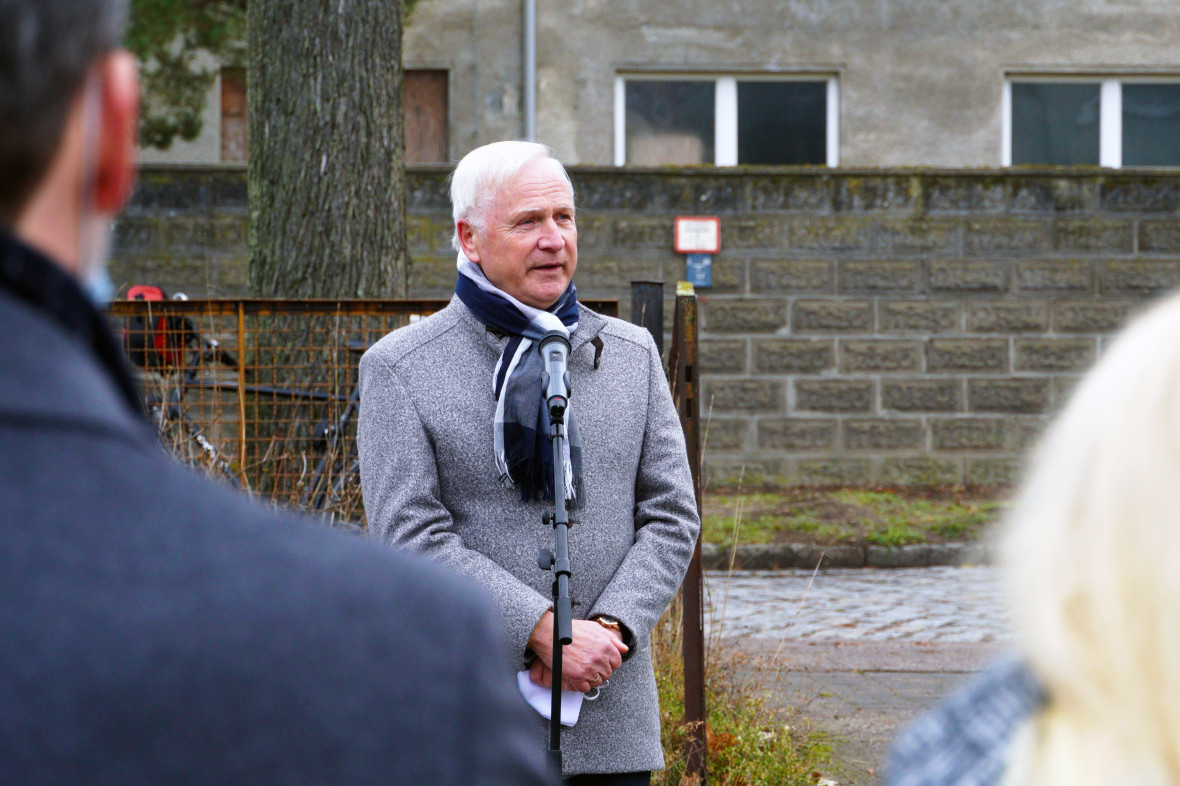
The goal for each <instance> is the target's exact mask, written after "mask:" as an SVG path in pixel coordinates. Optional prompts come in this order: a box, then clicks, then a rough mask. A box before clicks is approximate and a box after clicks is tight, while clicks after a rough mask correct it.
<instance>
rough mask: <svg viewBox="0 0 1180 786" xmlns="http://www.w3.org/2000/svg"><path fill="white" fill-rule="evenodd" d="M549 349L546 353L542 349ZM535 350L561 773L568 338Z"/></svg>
mask: <svg viewBox="0 0 1180 786" xmlns="http://www.w3.org/2000/svg"><path fill="white" fill-rule="evenodd" d="M547 347H548V348H549V351H548V353H547V352H546V348H547ZM539 351H540V353H541V357H543V358H546V366H547V368H548V370H546V371H545V373H544V375H543V377H542V382H543V387H544V389H545V407H546V409H547V410H548V411H549V440H550V443H551V444H552V446H553V512H551V513H545V514H544V515H543V516H542V517H541V520H542V521H543V522H544V523H545V525H546V526H550V525H551V526H552V527H553V551H550V550H549V549H541V552H540V555H539V556H538V558H537V564H538V565H539V566H540V568H541V570H544V571H550V570H551V571H553V670H552V675H553V692H552V703H551V705H550V718H549V755H550V758H551V759H552V760H553V762H554V764H556V766H557V772H558V773H561V679H562V677H561V674H562V671H561V649H562V647H563V646H565V645H566V644H569V643H570V642H572V641H573V640H574V635H573V608H572V605H571V602H570V588H569V580H570V555H569V539H568V534H569V514H568V513H567V511H566V509H565V439H566V431H565V412H566V408H567V407H568V406H569V374H568V373H567V372H566V365H567V360H568V358H569V352H570V343H569V340H568V339H567V338H566V337H565V336H563V335H562V334H561V333H559V332H557V331H551V332H549V333H546V334H545V336H544V337H543V338H542V339H541V342H540V347H539Z"/></svg>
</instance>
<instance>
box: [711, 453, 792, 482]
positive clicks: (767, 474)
mask: <svg viewBox="0 0 1180 786" xmlns="http://www.w3.org/2000/svg"><path fill="white" fill-rule="evenodd" d="M701 463H702V468H703V469H704V475H705V477H704V481H705V483H706V484H707V485H708V486H709V488H712V489H716V488H718V487H724V486H741V487H742V488H747V489H748V488H758V487H759V486H770V485H780V484H782V483H783V482H785V481H787V469H786V467H785V465H784V464H783V462H782V461H779V460H777V459H735V458H732V457H724V456H717V457H714V456H708V455H706V456H705V457H704V459H703V461H702V462H701Z"/></svg>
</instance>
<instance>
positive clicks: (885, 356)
mask: <svg viewBox="0 0 1180 786" xmlns="http://www.w3.org/2000/svg"><path fill="white" fill-rule="evenodd" d="M921 370H922V344H921V342H919V341H917V340H898V339H844V340H842V341H841V342H840V371H841V372H842V373H845V374H849V373H858V372H873V371H877V372H904V371H921Z"/></svg>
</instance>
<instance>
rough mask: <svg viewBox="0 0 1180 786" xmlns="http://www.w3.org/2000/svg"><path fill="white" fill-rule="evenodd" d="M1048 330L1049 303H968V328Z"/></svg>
mask: <svg viewBox="0 0 1180 786" xmlns="http://www.w3.org/2000/svg"><path fill="white" fill-rule="evenodd" d="M1048 329H1049V304H1048V303H1045V302H1044V301H1039V300H1012V301H994V300H993V301H975V302H971V303H968V304H967V330H969V331H974V332H977V333H1028V332H1030V331H1038V332H1044V331H1046V330H1048Z"/></svg>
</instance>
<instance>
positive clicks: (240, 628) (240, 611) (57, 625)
mask: <svg viewBox="0 0 1180 786" xmlns="http://www.w3.org/2000/svg"><path fill="white" fill-rule="evenodd" d="M125 17H126V3H125V2H124V0H0V499H3V501H4V512H3V514H0V631H2V632H3V635H0V782H5V783H38V782H46V783H82V782H102V783H163V782H168V783H181V782H201V783H308V784H313V783H314V784H327V783H343V784H354V783H407V784H421V783H432V784H454V785H455V786H460V785H466V784H472V783H486V784H539V783H544V782H546V780H547V779H546V774H547V773H546V771H545V766H546V765H545V763H544V761H543V759H542V757H541V752H540V751H537V750H536V749H535V746H534V745H532V744H531V738H530V735H529V734H528V733H527V731H525V730H524V726H525V724H526V722H527V717H524V716H525V713H526V712H527V709H526V708H525V706H524V704H523V702H522V701H521V699H520V696H519V695H518V694H517V693H516V688H515V686H514V685H513V684H512V683H511V681H510V680H509V679H508V678H506V677H505V673H506V670H507V668H506V666H505V664H504V663H503V662H502V661H501V660H499V659H497V658H496V655H497V654H498V653H500V652H501V651H502V650H503V645H502V644H501V643H500V638H501V637H500V634H499V633H498V631H497V627H498V622H497V621H496V619H495V617H494V612H493V611H492V610H491V607H490V605H489V604H487V603H485V602H484V601H483V600H482V598H481V597H479V596H478V595H477V593H476V591H475V590H473V589H471V588H469V587H467V586H465V585H464V584H462V583H461V582H460V580H459V579H457V578H453V577H451V576H450V575H449V574H446V573H444V572H443V571H442V570H440V569H438V568H435V567H432V566H429V565H426V564H424V563H423V562H421V561H419V560H415V559H412V558H409V557H406V556H402V555H398V554H394V553H390V552H388V551H387V550H384V549H376V548H373V547H370V546H368V545H367V544H365V543H362V542H359V541H355V540H352V539H349V538H346V537H344V536H333V535H331V534H330V533H328V532H324V531H320V530H318V529H316V528H313V527H311V526H308V525H307V524H305V523H303V522H300V521H297V520H294V519H291V520H284V519H282V518H279V517H277V516H275V515H272V514H271V513H269V512H267V511H266V510H265V509H264V508H263V507H261V506H256V505H253V504H250V503H248V502H247V501H246V500H245V499H244V498H242V497H240V496H239V495H237V494H235V493H233V492H231V491H229V490H226V489H222V488H220V487H216V486H214V485H213V484H212V483H210V482H208V481H205V480H202V479H199V478H198V477H196V476H195V475H193V474H191V473H190V472H188V471H187V470H185V469H183V468H182V467H180V466H179V465H177V464H176V463H175V462H173V461H171V460H170V459H168V457H167V456H165V455H164V454H163V453H162V452H161V451H160V450H159V448H158V446H157V445H156V440H155V436H154V434H153V432H152V430H151V429H150V428H149V426H148V424H147V422H146V421H145V419H144V418H143V417H142V415H141V414H140V412H139V405H138V399H137V396H136V392H135V387H134V384H133V382H132V380H131V378H130V377H129V375H128V372H127V370H126V367H125V364H124V361H123V359H122V357H121V355H120V351H119V349H118V346H117V344H116V343H115V342H114V340H113V338H112V337H111V335H110V334H109V332H108V329H107V327H106V325H105V321H104V318H103V316H102V315H101V313H100V312H99V310H98V309H97V308H96V307H95V305H94V299H95V298H98V299H101V296H102V291H103V290H104V289H105V286H104V282H105V281H106V278H105V249H106V245H107V238H108V235H109V226H110V222H111V220H112V219H113V218H114V216H115V214H116V213H117V212H118V211H119V209H120V208H121V207H122V206H123V203H124V202H125V200H126V198H127V196H128V193H129V191H130V188H131V181H132V172H133V164H134V162H133V158H134V150H135V142H134V140H135V130H136V114H137V100H138V99H137V83H136V68H135V63H134V61H133V59H132V57H131V55H129V54H128V53H127V52H125V51H122V50H120V49H118V42H119V38H120V35H121V31H122V28H123V25H124V22H125Z"/></svg>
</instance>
